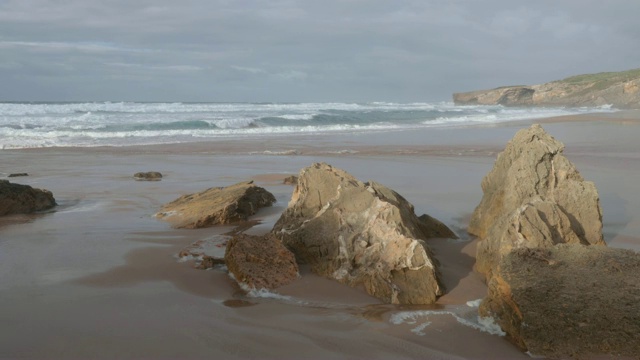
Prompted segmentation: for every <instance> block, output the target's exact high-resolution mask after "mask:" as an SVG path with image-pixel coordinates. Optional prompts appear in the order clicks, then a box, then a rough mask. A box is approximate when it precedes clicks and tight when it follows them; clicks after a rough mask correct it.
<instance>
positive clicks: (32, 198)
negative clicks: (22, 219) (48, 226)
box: [0, 180, 56, 216]
mask: <svg viewBox="0 0 640 360" xmlns="http://www.w3.org/2000/svg"><path fill="white" fill-rule="evenodd" d="M54 206H56V200H55V199H54V198H53V194H52V193H51V191H48V190H43V189H34V188H32V187H31V186H29V185H21V184H14V183H10V182H9V181H8V180H0V216H3V215H10V214H29V213H32V212H36V211H42V210H47V209H50V208H52V207H54Z"/></svg>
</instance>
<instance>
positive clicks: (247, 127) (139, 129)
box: [0, 102, 615, 149]
mask: <svg viewBox="0 0 640 360" xmlns="http://www.w3.org/2000/svg"><path fill="white" fill-rule="evenodd" d="M612 111H615V110H613V109H611V107H610V106H603V107H599V108H574V109H569V108H505V107H502V106H481V105H474V106H457V105H454V104H453V103H449V102H441V103H392V102H373V103H362V104H356V103H298V104H251V103H231V104H225V103H195V104H192V103H131V102H116V103H111V102H105V103H41V104H30V103H0V120H2V121H0V148H2V149H13V148H30V147H53V146H70V147H92V146H127V145H150V144H167V143H183V142H190V141H197V140H201V139H214V138H219V137H224V138H229V137H231V138H233V137H265V136H266V137H268V136H279V135H287V134H324V133H363V132H373V131H389V130H402V129H418V128H429V127H443V126H461V125H462V126H468V125H474V124H493V123H499V122H503V121H511V120H525V119H533V118H543V117H551V116H558V115H570V114H579V113H586V112H612ZM277 118H279V119H284V120H289V121H273V120H271V119H277ZM207 124H209V126H207Z"/></svg>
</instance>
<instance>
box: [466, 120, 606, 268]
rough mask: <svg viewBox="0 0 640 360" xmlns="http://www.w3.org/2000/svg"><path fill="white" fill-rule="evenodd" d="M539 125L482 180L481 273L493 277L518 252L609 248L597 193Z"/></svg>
mask: <svg viewBox="0 0 640 360" xmlns="http://www.w3.org/2000/svg"><path fill="white" fill-rule="evenodd" d="M563 149H564V145H563V144H562V143H561V142H559V141H557V140H556V139H554V138H553V137H552V136H550V135H549V134H547V133H546V132H545V131H544V129H542V127H541V126H540V125H537V124H536V125H532V126H531V127H530V128H528V129H523V130H520V131H519V132H518V133H517V134H516V135H515V136H514V138H513V139H512V140H511V141H510V142H509V143H508V144H507V147H506V148H505V150H504V151H503V152H502V153H500V154H499V155H498V158H497V160H496V162H495V165H494V167H493V169H492V170H491V171H490V172H489V174H487V176H485V178H484V179H483V180H482V190H483V192H484V195H483V198H482V200H481V202H480V204H479V205H478V207H476V209H475V211H474V212H473V214H472V217H471V221H470V223H469V227H468V231H469V233H471V234H473V235H476V236H478V237H479V238H480V239H481V242H480V243H479V245H478V254H477V259H476V260H477V263H476V269H477V270H478V271H480V272H482V273H484V274H485V275H486V276H487V278H489V277H490V276H491V273H492V271H493V270H494V268H495V266H496V265H497V262H498V261H499V258H500V257H501V256H503V255H505V254H507V253H508V252H510V251H511V250H512V249H514V248H519V247H531V248H533V247H548V246H552V245H554V244H557V243H564V242H566V243H581V244H597V245H604V244H605V243H604V240H603V236H602V210H601V208H600V201H599V197H598V192H597V190H596V188H595V185H594V184H593V183H592V182H588V181H585V180H584V179H583V178H582V176H581V175H580V173H579V172H578V171H577V170H576V168H575V166H574V165H573V164H571V162H569V160H568V159H567V158H566V157H564V155H562V151H563Z"/></svg>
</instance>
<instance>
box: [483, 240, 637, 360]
mask: <svg viewBox="0 0 640 360" xmlns="http://www.w3.org/2000/svg"><path fill="white" fill-rule="evenodd" d="M638 274H640V254H638V253H635V252H633V251H630V250H623V249H611V248H607V247H604V246H584V245H579V244H560V245H556V246H553V247H549V248H546V249H540V248H538V249H528V248H519V249H516V250H514V251H512V252H510V253H509V254H506V255H505V256H503V257H502V258H501V260H500V263H499V266H498V267H497V269H496V270H495V272H494V275H493V277H492V278H491V280H490V282H489V294H488V296H487V298H485V299H484V300H483V302H482V303H481V305H480V314H481V315H482V316H492V317H494V318H495V320H496V322H497V323H498V324H499V325H500V327H501V328H502V330H504V331H505V332H506V333H507V336H508V337H509V338H510V339H511V340H512V341H513V342H514V343H515V344H516V345H518V346H519V347H521V348H522V349H524V350H527V351H529V353H531V354H534V355H541V356H545V357H551V358H567V357H585V356H588V355H600V354H610V355H616V356H628V357H632V358H635V357H637V356H638V354H640V277H638Z"/></svg>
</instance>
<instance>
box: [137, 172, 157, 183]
mask: <svg viewBox="0 0 640 360" xmlns="http://www.w3.org/2000/svg"><path fill="white" fill-rule="evenodd" d="M133 178H134V179H136V180H146V181H159V180H162V174H161V173H159V172H157V171H149V172H138V173H135V174H134V175H133Z"/></svg>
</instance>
